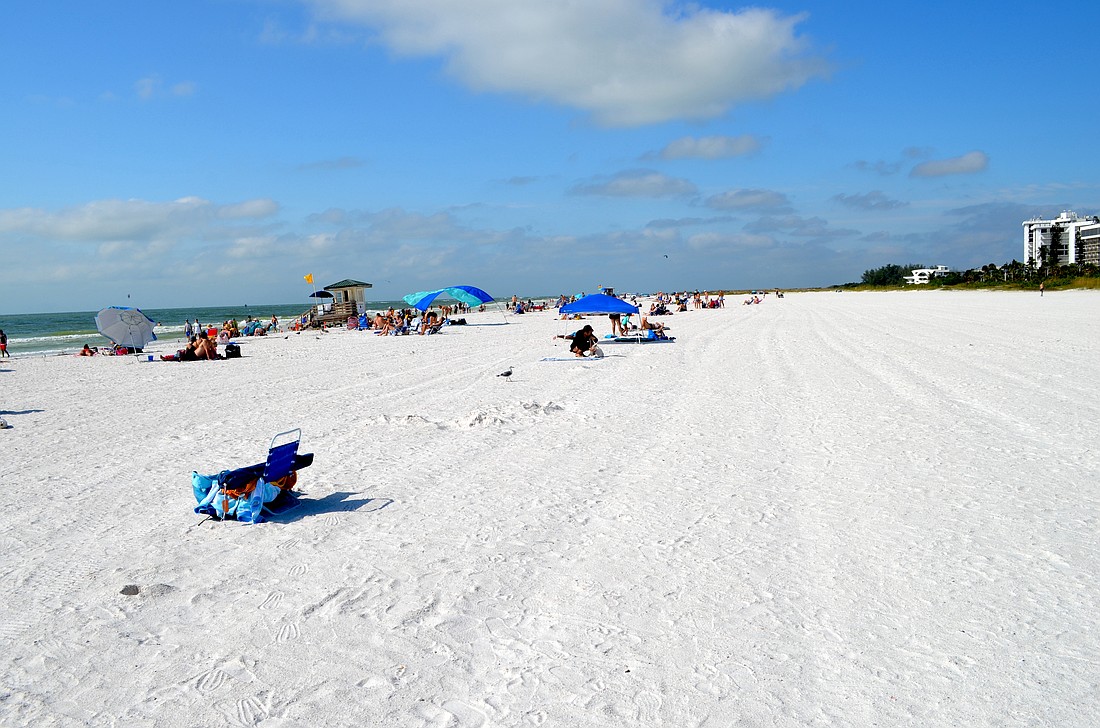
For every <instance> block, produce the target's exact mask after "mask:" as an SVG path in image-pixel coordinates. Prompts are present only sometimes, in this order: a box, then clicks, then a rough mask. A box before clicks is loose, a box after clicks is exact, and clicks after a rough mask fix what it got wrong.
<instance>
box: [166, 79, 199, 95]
mask: <svg viewBox="0 0 1100 728" xmlns="http://www.w3.org/2000/svg"><path fill="white" fill-rule="evenodd" d="M198 90H199V85H198V84H197V83H195V82H194V81H180V82H179V83H177V84H173V85H172V95H173V96H194V95H195V92H196V91H198Z"/></svg>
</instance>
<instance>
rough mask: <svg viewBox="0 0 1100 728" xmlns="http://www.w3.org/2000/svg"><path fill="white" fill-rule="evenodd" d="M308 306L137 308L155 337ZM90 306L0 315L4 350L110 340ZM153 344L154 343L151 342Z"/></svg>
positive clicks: (378, 305) (385, 304) (46, 351)
mask: <svg viewBox="0 0 1100 728" xmlns="http://www.w3.org/2000/svg"><path fill="white" fill-rule="evenodd" d="M391 306H392V307H394V308H407V307H408V304H407V303H405V302H404V301H368V302H367V310H368V311H374V310H378V309H387V308H390V307H391ZM308 310H309V304H308V303H274V304H266V305H265V304H260V305H255V306H211V307H206V308H200V307H196V308H143V309H141V312H142V313H144V314H145V315H146V316H148V317H149V318H151V319H152V320H153V321H155V322H157V327H156V328H155V329H154V332H155V333H156V335H157V339H158V341H161V342H165V341H175V340H177V339H182V338H183V324H184V321H186V320H188V319H190V321H191V322H192V323H194V322H195V320H196V319H198V320H199V321H200V322H202V323H203V324H204V325H206V324H213V325H215V326H220V325H221V323H222V322H223V321H226V320H228V319H232V318H235V319H237V322H238V323H242V322H244V321H245V319H246V318H247V317H249V316H251V317H252V318H255V319H259V320H261V321H264V322H267V321H270V320H271V316H272V315H275V316H277V317H278V318H279V325H280V326H284V325H285V324H286V323H289V322H290V320H291V319H293V318H294V317H295V316H298V315H300V314H303V313H305V312H306V311H308ZM96 313H97V312H96V311H71V312H68V313H29V314H18V315H12V316H0V330H3V331H4V333H5V334H7V336H8V353H9V354H11V355H12V356H13V357H19V356H54V355H59V354H75V353H76V352H78V351H80V350H81V349H82V348H83V347H84V345H85V344H88V345H89V346H109V345H110V344H111V342H110V341H109V340H108V339H106V338H105V337H103V336H101V335H100V334H99V332H98V331H97V330H96V326H95V316H96ZM153 346H156V344H153Z"/></svg>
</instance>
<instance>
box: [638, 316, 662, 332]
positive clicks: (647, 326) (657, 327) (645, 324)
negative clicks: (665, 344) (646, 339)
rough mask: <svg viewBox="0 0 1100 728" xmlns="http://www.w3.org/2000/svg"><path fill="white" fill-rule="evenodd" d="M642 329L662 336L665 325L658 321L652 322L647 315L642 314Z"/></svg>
mask: <svg viewBox="0 0 1100 728" xmlns="http://www.w3.org/2000/svg"><path fill="white" fill-rule="evenodd" d="M642 331H653V332H655V333H656V334H657V336H664V335H665V325H664V324H663V323H661V322H660V321H658V322H657V323H653V322H651V321H650V320H649V319H648V318H647V317H645V316H642Z"/></svg>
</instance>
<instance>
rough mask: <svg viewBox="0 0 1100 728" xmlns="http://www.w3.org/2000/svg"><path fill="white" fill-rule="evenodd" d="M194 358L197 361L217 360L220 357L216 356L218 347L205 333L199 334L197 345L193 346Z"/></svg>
mask: <svg viewBox="0 0 1100 728" xmlns="http://www.w3.org/2000/svg"><path fill="white" fill-rule="evenodd" d="M195 357H196V358H198V359H210V360H217V359H220V358H221V357H220V356H218V345H217V344H216V343H214V340H213V339H211V338H210V337H209V336H208V335H207V334H206V332H202V333H200V334H199V341H198V344H196V345H195Z"/></svg>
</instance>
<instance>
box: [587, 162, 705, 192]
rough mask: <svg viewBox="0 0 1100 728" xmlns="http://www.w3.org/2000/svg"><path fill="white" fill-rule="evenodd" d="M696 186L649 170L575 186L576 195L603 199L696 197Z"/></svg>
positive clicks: (594, 180)
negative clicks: (594, 196)
mask: <svg viewBox="0 0 1100 728" xmlns="http://www.w3.org/2000/svg"><path fill="white" fill-rule="evenodd" d="M696 191H697V190H696V188H695V185H694V184H692V183H691V182H689V181H688V180H686V179H680V178H678V177H669V176H668V175H666V174H662V173H660V172H655V171H653V170H650V169H631V170H627V171H624V172H619V173H618V174H616V175H614V176H613V177H596V178H593V179H591V180H589V181H588V182H582V183H579V184H577V185H576V186H574V187H573V188H572V189H571V190H570V192H571V193H572V194H574V195H596V196H602V197H653V198H657V197H684V196H689V195H694V194H695V193H696Z"/></svg>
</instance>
